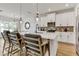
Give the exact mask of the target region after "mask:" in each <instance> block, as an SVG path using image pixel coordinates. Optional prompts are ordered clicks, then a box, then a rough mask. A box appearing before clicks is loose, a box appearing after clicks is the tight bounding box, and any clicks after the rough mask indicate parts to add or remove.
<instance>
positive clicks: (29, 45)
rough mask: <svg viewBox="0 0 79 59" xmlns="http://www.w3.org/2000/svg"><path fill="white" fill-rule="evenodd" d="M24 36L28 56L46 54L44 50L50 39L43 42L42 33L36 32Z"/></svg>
mask: <svg viewBox="0 0 79 59" xmlns="http://www.w3.org/2000/svg"><path fill="white" fill-rule="evenodd" d="M23 38H24V41H25V47H26V55H27V56H29V55H30V56H44V55H45V52H44V50H45V45H48V41H47V42H45V41H44V42H43V41H42V37H41V36H40V35H35V34H25V35H24V37H23ZM43 47H44V49H43ZM48 48H49V47H48Z"/></svg>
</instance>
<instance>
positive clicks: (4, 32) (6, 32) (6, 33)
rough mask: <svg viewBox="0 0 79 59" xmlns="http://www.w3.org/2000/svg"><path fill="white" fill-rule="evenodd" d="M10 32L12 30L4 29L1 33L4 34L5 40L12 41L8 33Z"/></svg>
mask: <svg viewBox="0 0 79 59" xmlns="http://www.w3.org/2000/svg"><path fill="white" fill-rule="evenodd" d="M9 33H10V31H3V32H1V35H2V37H3V39H4V40H5V41H9V42H10V40H9V38H8V34H9Z"/></svg>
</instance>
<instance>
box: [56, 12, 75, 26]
mask: <svg viewBox="0 0 79 59" xmlns="http://www.w3.org/2000/svg"><path fill="white" fill-rule="evenodd" d="M75 21H76V20H75V14H74V12H64V13H60V14H56V26H74V25H75Z"/></svg>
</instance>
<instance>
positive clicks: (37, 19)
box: [36, 3, 39, 22]
mask: <svg viewBox="0 0 79 59" xmlns="http://www.w3.org/2000/svg"><path fill="white" fill-rule="evenodd" d="M36 8H37V13H36V21H37V22H38V21H39V11H38V3H37V7H36Z"/></svg>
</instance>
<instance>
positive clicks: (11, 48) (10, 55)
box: [10, 44, 13, 56]
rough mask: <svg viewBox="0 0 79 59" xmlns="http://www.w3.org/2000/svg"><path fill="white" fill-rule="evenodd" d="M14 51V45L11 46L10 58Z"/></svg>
mask: <svg viewBox="0 0 79 59" xmlns="http://www.w3.org/2000/svg"><path fill="white" fill-rule="evenodd" d="M12 51H13V44H12V46H11V52H10V53H11V54H10V56H11V55H12Z"/></svg>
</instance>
